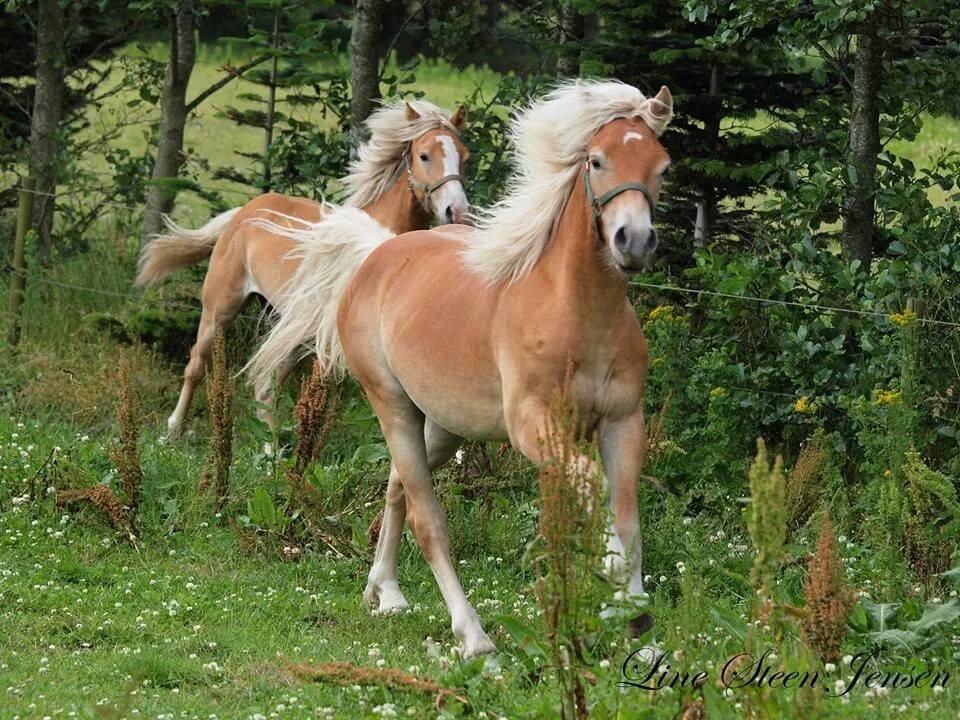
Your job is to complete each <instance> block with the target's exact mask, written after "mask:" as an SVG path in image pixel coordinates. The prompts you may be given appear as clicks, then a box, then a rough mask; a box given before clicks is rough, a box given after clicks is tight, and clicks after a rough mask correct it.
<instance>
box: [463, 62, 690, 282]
mask: <svg viewBox="0 0 960 720" xmlns="http://www.w3.org/2000/svg"><path fill="white" fill-rule="evenodd" d="M671 113H672V108H667V107H666V106H665V105H663V103H661V102H660V101H659V100H657V99H656V98H647V97H645V96H644V95H643V93H641V92H640V91H639V90H637V88H635V87H633V86H631V85H627V84H625V83H621V82H617V81H609V80H606V81H590V82H584V81H573V82H569V83H565V84H563V85H560V86H559V87H557V88H555V89H554V90H553V91H551V92H550V93H549V94H548V95H547V96H546V97H544V98H542V99H541V100H539V101H537V102H534V103H533V104H532V105H530V107H528V108H527V109H526V110H525V111H523V112H521V113H520V114H518V116H517V117H516V118H515V119H514V121H513V125H512V128H511V135H512V137H513V143H514V148H515V149H514V165H515V170H514V174H513V176H512V177H511V179H510V181H509V183H508V186H507V194H506V196H505V197H504V199H503V200H501V201H500V202H498V203H496V204H495V205H494V206H493V207H491V208H489V209H488V210H485V211H481V212H479V213H477V215H476V216H475V217H474V222H475V223H476V226H477V227H476V229H475V230H473V231H472V232H471V233H470V235H469V236H468V238H469V239H468V241H467V246H466V247H465V248H464V249H463V251H462V258H463V261H464V264H465V265H466V266H467V267H468V268H470V269H471V270H473V271H475V272H477V273H480V274H481V275H483V276H485V277H486V278H487V279H488V280H489V281H490V282H492V283H495V282H500V281H513V280H516V279H518V278H520V277H523V276H524V275H525V274H526V273H528V272H529V271H530V270H531V268H533V266H534V264H535V263H536V262H537V259H538V258H539V257H540V255H541V254H542V253H543V250H544V248H546V246H547V243H548V241H549V240H550V231H551V228H552V226H553V223H554V220H555V219H556V217H557V216H558V215H559V214H560V212H561V210H562V209H563V205H564V203H565V202H566V200H567V195H568V192H569V187H570V184H571V182H573V180H574V178H575V177H576V175H577V173H578V172H579V171H580V168H581V167H582V164H583V162H584V161H585V160H586V157H587V145H588V143H589V142H590V139H591V138H592V137H593V136H594V134H596V132H597V131H598V130H600V128H601V127H603V126H604V125H606V124H607V123H608V122H610V121H612V120H615V119H616V118H621V117H640V118H642V119H643V120H644V122H646V123H647V125H649V126H650V128H651V129H652V130H653V131H654V132H655V133H656V134H658V135H659V134H660V133H661V132H662V131H663V130H664V128H666V126H667V124H668V123H669V121H670V117H671Z"/></svg>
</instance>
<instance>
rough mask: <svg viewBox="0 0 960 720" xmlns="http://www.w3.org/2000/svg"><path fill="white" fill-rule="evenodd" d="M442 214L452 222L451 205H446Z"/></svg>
mask: <svg viewBox="0 0 960 720" xmlns="http://www.w3.org/2000/svg"><path fill="white" fill-rule="evenodd" d="M444 214H445V215H446V216H447V222H453V205H447V209H446V212H445V213H444Z"/></svg>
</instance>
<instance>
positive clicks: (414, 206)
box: [361, 173, 430, 235]
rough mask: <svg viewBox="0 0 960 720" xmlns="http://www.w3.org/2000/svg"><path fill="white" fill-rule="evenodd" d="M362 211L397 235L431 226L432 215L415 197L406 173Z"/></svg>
mask: <svg viewBox="0 0 960 720" xmlns="http://www.w3.org/2000/svg"><path fill="white" fill-rule="evenodd" d="M361 210H363V211H364V212H366V213H367V214H368V215H369V216H370V217H372V218H373V219H374V220H376V221H377V222H378V223H380V224H381V225H383V226H384V227H385V228H387V229H389V230H390V231H391V232H394V233H396V234H397V235H400V234H402V233H405V232H410V231H411V230H423V229H425V228H427V227H429V225H430V215H429V214H428V213H427V212H426V211H425V210H424V209H423V207H421V205H420V202H419V201H418V200H417V198H415V197H414V195H413V190H412V189H411V188H410V185H409V184H408V183H407V176H406V174H405V173H401V174H400V176H399V177H398V178H397V179H396V180H395V181H394V183H393V185H391V186H390V187H389V188H388V189H387V191H386V192H384V193H383V194H382V195H380V197H378V198H376V199H375V200H372V201H371V202H369V203H367V204H366V205H364V206H363V207H362V208H361Z"/></svg>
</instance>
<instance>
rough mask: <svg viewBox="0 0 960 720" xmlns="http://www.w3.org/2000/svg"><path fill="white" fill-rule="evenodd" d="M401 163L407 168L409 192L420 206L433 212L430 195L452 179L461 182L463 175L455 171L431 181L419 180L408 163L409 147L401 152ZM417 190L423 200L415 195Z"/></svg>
mask: <svg viewBox="0 0 960 720" xmlns="http://www.w3.org/2000/svg"><path fill="white" fill-rule="evenodd" d="M403 164H404V165H405V166H406V168H407V184H408V185H409V186H410V192H412V193H413V196H414V197H415V198H417V202H419V203H420V206H421V207H422V208H423V209H424V210H426V211H427V212H428V213H433V212H434V209H433V203H432V201H431V196H432V195H433V192H434V191H435V190H439V189H440V188H441V187H443V186H444V185H446V184H447V183H448V182H453V181H454V180H458V181H459V182H460V183H463V176H462V175H459V174H457V173H454V174H451V175H444V176H443V177H442V178H440V179H439V180H437V181H436V182H432V183H422V182H420V181H419V180H417V179H416V178H415V177H414V176H413V166H412V165H411V164H410V150H409V148H408V149H407V150H405V151H404V153H403ZM417 190H419V191H420V192H421V193H422V194H423V200H421V199H420V198H418V197H417Z"/></svg>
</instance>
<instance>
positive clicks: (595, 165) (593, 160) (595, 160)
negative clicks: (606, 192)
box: [590, 158, 600, 170]
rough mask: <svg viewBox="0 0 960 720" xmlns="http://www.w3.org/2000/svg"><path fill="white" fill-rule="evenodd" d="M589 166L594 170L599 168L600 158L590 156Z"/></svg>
mask: <svg viewBox="0 0 960 720" xmlns="http://www.w3.org/2000/svg"><path fill="white" fill-rule="evenodd" d="M590 167H592V168H593V169H594V170H599V169H600V160H599V159H598V158H590Z"/></svg>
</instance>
